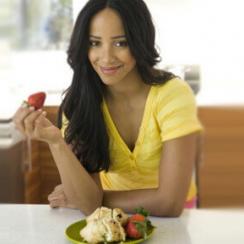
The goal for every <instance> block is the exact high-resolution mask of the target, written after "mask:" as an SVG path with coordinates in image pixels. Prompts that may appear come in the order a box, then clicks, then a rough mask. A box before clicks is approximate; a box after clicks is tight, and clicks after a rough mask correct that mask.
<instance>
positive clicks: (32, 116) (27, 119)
mask: <svg viewBox="0 0 244 244" xmlns="http://www.w3.org/2000/svg"><path fill="white" fill-rule="evenodd" d="M41 113H42V110H37V111H35V108H34V107H23V106H21V107H20V108H19V109H18V110H17V112H16V113H15V115H14V117H13V122H14V124H15V127H16V128H17V129H18V130H19V131H20V132H21V133H22V134H25V135H28V136H31V134H32V133H33V130H34V126H35V125H34V121H35V120H36V119H37V118H38V117H39V115H40V114H41Z"/></svg>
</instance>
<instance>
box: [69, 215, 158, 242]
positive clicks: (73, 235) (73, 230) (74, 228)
mask: <svg viewBox="0 0 244 244" xmlns="http://www.w3.org/2000/svg"><path fill="white" fill-rule="evenodd" d="M85 226H86V220H85V219H83V220H81V221H78V222H75V223H73V224H71V225H70V226H68V227H67V229H66V231H65V235H66V237H67V239H68V240H69V241H70V242H71V243H74V244H87V242H86V241H85V240H84V239H82V238H81V236H80V231H81V229H83V228H84V227H85ZM154 229H155V227H152V228H151V229H150V230H148V233H147V238H146V239H149V238H150V237H151V236H152V234H153V231H154ZM146 239H137V240H134V239H129V238H126V241H124V242H113V243H126V244H136V243H140V242H143V241H145V240H146ZM110 243H111V242H110Z"/></svg>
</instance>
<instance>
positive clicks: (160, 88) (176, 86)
mask: <svg viewBox="0 0 244 244" xmlns="http://www.w3.org/2000/svg"><path fill="white" fill-rule="evenodd" d="M154 89H155V91H156V94H157V95H158V96H160V95H169V94H172V93H175V92H178V91H179V92H182V91H185V92H188V93H191V94H193V91H192V89H191V88H190V86H189V85H188V83H187V82H186V81H184V80H182V79H180V78H178V77H175V78H173V79H171V80H168V81H167V82H166V83H164V84H160V85H155V86H154Z"/></svg>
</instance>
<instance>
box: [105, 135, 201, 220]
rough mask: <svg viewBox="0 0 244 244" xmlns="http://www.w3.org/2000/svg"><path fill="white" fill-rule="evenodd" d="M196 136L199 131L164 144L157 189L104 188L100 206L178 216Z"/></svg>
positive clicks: (192, 162) (189, 172)
mask: <svg viewBox="0 0 244 244" xmlns="http://www.w3.org/2000/svg"><path fill="white" fill-rule="evenodd" d="M198 136H199V134H198V133H193V134H190V135H187V136H183V137H180V138H177V139H173V140H169V141H166V142H165V143H164V147H163V150H162V157H161V160H160V168H159V187H158V188H157V189H143V190H133V191H122V192H116V191H106V192H104V194H103V195H104V196H103V205H104V206H108V207H111V208H114V207H120V208H122V209H124V210H125V211H126V212H133V211H134V209H135V208H136V207H139V206H143V207H144V208H145V209H147V210H148V211H149V212H150V214H151V215H154V216H171V217H175V216H179V215H180V214H181V212H182V210H183V208H184V203H185V201H186V197H187V193H188V189H189V186H190V182H191V177H192V172H193V167H194V163H195V161H196V152H197V141H198V140H197V138H198Z"/></svg>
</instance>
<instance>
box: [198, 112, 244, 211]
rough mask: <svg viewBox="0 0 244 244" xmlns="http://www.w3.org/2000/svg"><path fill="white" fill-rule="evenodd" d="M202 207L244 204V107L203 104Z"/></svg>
mask: <svg viewBox="0 0 244 244" xmlns="http://www.w3.org/2000/svg"><path fill="white" fill-rule="evenodd" d="M199 118H200V120H201V121H202V124H203V126H204V127H205V131H204V134H203V148H202V150H203V158H202V162H201V163H200V165H199V167H198V182H199V186H198V187H199V196H200V201H199V203H200V207H232V206H242V207H243V206H244V107H200V108H199Z"/></svg>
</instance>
